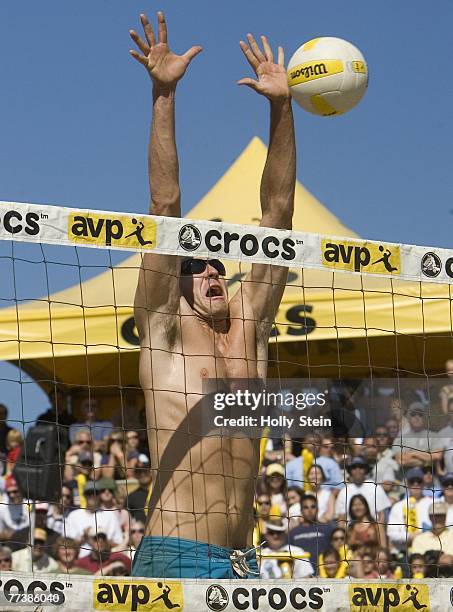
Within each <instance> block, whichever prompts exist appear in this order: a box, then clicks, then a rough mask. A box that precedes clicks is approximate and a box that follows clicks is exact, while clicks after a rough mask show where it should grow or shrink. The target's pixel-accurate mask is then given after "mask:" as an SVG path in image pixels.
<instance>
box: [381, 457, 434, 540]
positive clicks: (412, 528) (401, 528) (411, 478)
mask: <svg viewBox="0 0 453 612" xmlns="http://www.w3.org/2000/svg"><path fill="white" fill-rule="evenodd" d="M423 476H424V474H423V470H422V469H421V468H419V467H415V468H411V469H410V470H408V471H407V472H406V482H407V489H406V490H405V495H404V497H403V499H402V500H401V501H398V502H396V504H394V505H393V506H392V509H391V510H390V514H389V519H388V524H387V535H388V538H389V542H390V545H391V546H392V547H394V548H396V549H398V550H399V551H401V552H403V551H405V550H407V548H409V547H410V546H411V544H412V541H413V539H414V538H415V537H416V536H417V535H418V534H419V533H421V532H422V531H426V530H428V529H430V528H431V519H430V517H429V511H430V508H431V506H432V505H433V500H432V497H431V498H430V497H426V496H425V495H424V494H423Z"/></svg>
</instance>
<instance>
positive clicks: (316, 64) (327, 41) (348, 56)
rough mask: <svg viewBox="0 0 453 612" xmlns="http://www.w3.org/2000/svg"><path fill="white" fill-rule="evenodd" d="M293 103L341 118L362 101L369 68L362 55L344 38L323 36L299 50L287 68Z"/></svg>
mask: <svg viewBox="0 0 453 612" xmlns="http://www.w3.org/2000/svg"><path fill="white" fill-rule="evenodd" d="M288 82H289V86H290V90H291V95H292V97H293V98H294V100H295V101H296V102H297V103H298V104H299V105H300V106H301V107H302V108H304V109H305V110H307V111H309V112H310V113H313V114H315V115H321V116H324V117H328V116H332V115H342V114H344V113H346V112H347V111H349V110H351V108H354V106H355V105H356V104H358V102H360V100H361V99H362V98H363V95H364V93H365V91H366V88H367V85H368V67H367V65H366V61H365V58H364V57H363V55H362V53H361V52H360V51H359V49H357V47H355V46H354V45H353V44H351V43H350V42H348V41H347V40H343V39H342V38H334V37H332V36H323V37H321V38H314V39H313V40H309V41H308V42H306V43H305V44H303V45H302V46H301V47H299V48H298V49H297V51H296V52H295V53H294V55H293V56H292V58H291V59H290V61H289V64H288Z"/></svg>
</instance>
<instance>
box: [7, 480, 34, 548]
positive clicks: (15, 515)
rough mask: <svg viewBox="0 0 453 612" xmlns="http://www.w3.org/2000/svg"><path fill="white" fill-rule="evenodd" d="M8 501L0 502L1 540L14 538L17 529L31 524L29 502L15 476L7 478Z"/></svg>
mask: <svg viewBox="0 0 453 612" xmlns="http://www.w3.org/2000/svg"><path fill="white" fill-rule="evenodd" d="M5 491H6V496H7V503H1V504H0V540H13V541H14V539H15V538H14V534H15V532H17V531H20V530H22V529H25V528H27V527H28V526H29V525H30V511H29V508H28V503H27V501H26V500H24V497H23V495H22V493H21V491H20V489H19V486H18V484H17V482H16V480H15V478H14V477H13V476H11V475H10V476H7V477H6V478H5Z"/></svg>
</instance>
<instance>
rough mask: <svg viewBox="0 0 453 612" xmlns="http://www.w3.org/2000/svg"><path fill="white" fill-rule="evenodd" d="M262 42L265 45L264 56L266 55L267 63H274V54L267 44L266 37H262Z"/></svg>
mask: <svg viewBox="0 0 453 612" xmlns="http://www.w3.org/2000/svg"><path fill="white" fill-rule="evenodd" d="M261 42H262V43H263V49H264V54H265V55H266V59H267V61H268V62H273V61H274V54H273V53H272V49H271V46H270V44H269V43H268V42H267V38H266V37H265V36H261Z"/></svg>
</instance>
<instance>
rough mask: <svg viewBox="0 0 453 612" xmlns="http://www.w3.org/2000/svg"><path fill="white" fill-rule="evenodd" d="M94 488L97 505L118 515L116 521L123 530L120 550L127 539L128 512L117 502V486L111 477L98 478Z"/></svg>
mask: <svg viewBox="0 0 453 612" xmlns="http://www.w3.org/2000/svg"><path fill="white" fill-rule="evenodd" d="M96 490H97V491H98V495H99V507H100V509H101V510H105V511H106V512H113V513H114V514H116V516H117V517H118V521H119V523H120V526H121V531H122V532H123V542H122V543H121V544H120V547H121V550H124V547H126V546H127V543H128V541H129V527H130V516H129V512H128V511H127V510H125V509H124V508H122V507H121V506H120V504H119V503H118V498H117V492H118V488H117V486H116V482H115V481H114V480H113V478H105V477H102V478H99V480H97V481H96Z"/></svg>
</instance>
